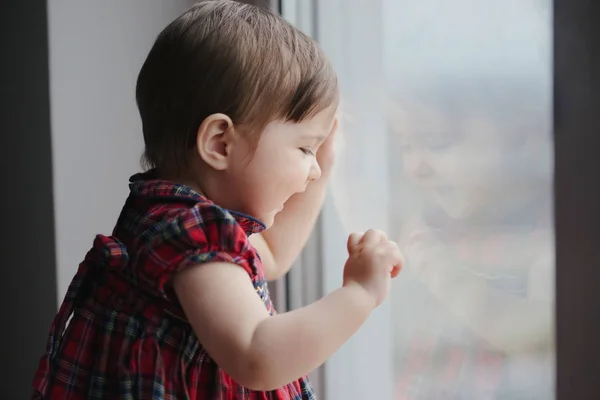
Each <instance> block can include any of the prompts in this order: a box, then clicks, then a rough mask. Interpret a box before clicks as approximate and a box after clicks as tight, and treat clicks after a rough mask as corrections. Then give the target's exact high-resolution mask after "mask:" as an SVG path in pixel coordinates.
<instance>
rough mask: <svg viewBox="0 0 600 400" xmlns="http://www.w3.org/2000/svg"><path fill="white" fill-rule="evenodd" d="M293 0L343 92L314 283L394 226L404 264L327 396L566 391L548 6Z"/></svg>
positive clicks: (326, 282)
mask: <svg viewBox="0 0 600 400" xmlns="http://www.w3.org/2000/svg"><path fill="white" fill-rule="evenodd" d="M285 4H287V5H286V7H289V8H287V9H286V8H283V10H282V11H283V13H284V16H286V17H288V18H290V19H291V20H292V21H293V22H296V23H297V24H298V26H300V27H301V28H302V29H304V30H305V31H308V32H309V33H311V34H313V35H314V36H315V38H316V39H317V40H318V41H319V42H320V43H321V44H322V46H323V48H324V50H325V51H326V52H327V54H328V55H329V56H330V58H331V59H332V61H333V63H334V64H335V67H336V70H337V71H338V73H339V77H340V81H341V85H342V101H343V104H342V107H343V121H342V122H343V124H342V132H341V133H342V134H341V135H340V138H341V140H340V143H339V146H340V148H339V151H340V156H339V161H338V165H337V168H336V172H335V175H334V177H333V180H332V190H331V195H330V197H329V199H328V201H327V204H326V206H325V209H324V212H323V215H322V217H321V221H320V226H319V230H318V236H319V243H318V244H319V245H318V246H313V247H312V248H311V247H309V249H308V251H307V252H306V253H307V254H308V255H306V254H305V255H304V257H307V256H309V255H310V254H312V256H313V258H314V254H315V253H318V256H319V258H320V260H321V261H322V263H321V266H324V268H322V270H321V271H319V274H320V276H319V274H315V273H314V272H313V273H312V278H310V277H307V276H306V273H304V274H305V275H303V278H304V280H303V282H304V283H305V286H308V287H310V286H311V284H313V283H315V282H316V280H318V278H322V282H323V283H322V285H323V287H322V289H323V291H324V292H329V291H331V290H333V289H335V288H337V287H338V286H339V285H340V284H341V270H342V266H343V264H344V261H345V258H346V252H345V239H346V236H347V234H348V233H349V232H350V231H364V230H365V229H367V228H370V227H376V228H381V229H384V230H386V231H387V232H388V233H389V234H390V235H392V236H393V237H394V238H395V239H396V240H397V241H398V242H399V243H400V245H401V248H402V249H403V251H404V253H405V255H406V257H407V268H406V270H405V271H404V272H403V274H401V276H400V277H399V278H398V279H397V280H396V281H395V282H394V284H393V288H392V293H391V295H390V298H389V300H388V301H387V302H386V304H385V305H384V306H382V307H381V308H380V309H378V310H377V311H376V312H375V313H374V315H373V316H372V318H371V319H370V320H369V321H368V323H367V324H366V325H365V326H364V328H362V329H361V331H360V332H359V333H358V334H357V335H356V336H355V337H354V338H352V339H351V341H350V342H349V343H348V344H347V345H346V346H344V348H342V349H341V351H340V352H339V353H338V354H336V355H335V356H334V357H333V358H332V359H331V360H330V361H329V362H328V363H327V364H326V366H325V368H324V371H323V373H324V375H323V377H324V378H323V379H324V380H323V384H322V385H321V388H320V389H321V390H322V393H323V394H324V395H325V396H326V398H327V399H336V398H348V399H366V398H377V399H394V400H400V399H411V400H418V399H426V400H430V399H437V398H448V397H447V396H449V395H452V396H454V398H460V399H475V398H476V399H479V398H481V399H483V398H495V399H519V398H527V399H530V398H531V399H533V398H536V399H537V398H539V399H550V398H553V397H554V370H555V361H554V358H555V357H554V354H555V351H554V347H555V346H554V340H553V338H554V317H553V315H554V314H553V312H554V307H553V306H554V286H553V283H554V225H553V220H552V167H553V163H552V156H553V154H552V140H551V130H552V119H551V118H552V63H551V59H552V54H551V45H552V25H551V19H552V13H551V2H550V1H549V0H509V1H506V0H503V1H500V0H493V1H486V2H482V1H480V0H455V1H452V2H446V1H441V0H421V1H419V2H414V1H408V0H394V1H392V0H371V1H364V0H346V1H344V2H342V1H339V0H338V1H333V0H328V1H322V0H316V1H313V2H289V3H288V2H285ZM303 268H304V269H310V268H311V266H310V265H308V264H306V265H304V266H303ZM290 279H291V280H292V281H293V282H298V280H302V277H301V276H299V275H296V277H295V278H294V275H292V276H291V278H290ZM291 289H292V292H293V285H292V288H291ZM297 290H299V289H297Z"/></svg>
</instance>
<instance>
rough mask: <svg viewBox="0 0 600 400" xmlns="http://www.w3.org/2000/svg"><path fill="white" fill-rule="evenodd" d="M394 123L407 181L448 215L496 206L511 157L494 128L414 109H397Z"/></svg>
mask: <svg viewBox="0 0 600 400" xmlns="http://www.w3.org/2000/svg"><path fill="white" fill-rule="evenodd" d="M391 120H392V129H393V131H394V133H396V135H397V138H398V139H399V143H400V150H401V155H402V161H403V162H402V165H403V172H404V174H405V176H406V177H407V178H408V180H409V181H410V182H412V183H413V184H415V185H416V186H417V187H418V188H419V189H420V190H421V191H422V192H423V194H424V195H425V196H426V197H427V198H428V199H429V200H430V201H432V202H433V203H435V204H437V205H438V206H440V207H441V208H442V209H443V210H444V211H445V212H446V213H447V214H448V215H449V216H451V217H452V218H455V219H462V218H467V217H469V216H471V215H473V214H474V213H476V212H478V210H481V209H482V207H486V206H489V205H491V204H497V203H498V197H497V196H499V195H500V193H501V192H502V191H504V190H506V187H505V185H504V184H503V179H502V177H501V171H503V170H504V169H505V168H504V167H503V164H506V162H507V158H509V157H510V152H509V151H508V149H507V146H506V145H505V144H503V142H505V141H503V140H501V135H500V134H499V132H498V129H497V128H495V127H494V126H493V125H492V124H490V123H489V122H487V121H485V120H484V119H481V118H477V117H476V116H472V117H471V116H466V117H465V116H460V117H458V116H451V115H447V114H446V115H442V114H440V113H436V112H435V111H432V110H427V109H425V108H422V107H416V106H415V107H411V109H407V108H404V109H401V108H399V107H396V108H395V109H394V111H393V113H392V117H391ZM494 200H495V201H494Z"/></svg>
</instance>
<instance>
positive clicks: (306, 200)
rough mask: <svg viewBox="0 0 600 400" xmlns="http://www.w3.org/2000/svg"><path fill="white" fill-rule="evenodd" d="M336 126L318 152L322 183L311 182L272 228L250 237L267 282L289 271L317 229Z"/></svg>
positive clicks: (277, 218)
mask: <svg viewBox="0 0 600 400" xmlns="http://www.w3.org/2000/svg"><path fill="white" fill-rule="evenodd" d="M337 126H338V122H337V119H336V120H334V123H333V126H332V129H331V133H330V135H329V137H328V138H327V140H326V141H325V142H324V143H323V145H322V146H321V147H320V148H319V151H318V152H317V160H318V162H319V166H320V167H321V179H319V180H317V181H315V182H311V183H310V184H309V185H308V188H307V189H306V191H305V192H304V193H298V194H296V195H294V196H292V197H291V198H290V199H289V200H288V201H287V203H286V204H285V208H284V209H283V211H281V212H280V213H279V214H277V216H276V217H275V223H274V224H273V226H272V227H271V228H269V229H267V230H266V231H264V232H263V233H262V234H258V235H252V236H251V237H250V241H251V242H252V245H253V246H254V247H255V248H256V250H257V252H258V254H260V256H261V260H262V262H263V266H264V269H265V278H266V279H267V280H268V281H272V280H275V279H278V278H280V277H281V276H283V275H285V274H286V273H287V272H288V271H289V269H290V268H291V267H292V264H293V263H294V261H295V260H296V258H297V257H298V255H299V254H300V252H301V251H302V249H303V248H304V245H305V244H306V241H307V240H308V237H309V236H310V234H311V232H312V230H313V227H314V226H315V222H316V221H317V218H318V217H319V212H320V211H321V208H322V206H323V201H324V200H325V194H326V191H327V182H328V180H329V174H330V172H331V167H332V165H333V158H334V156H333V144H334V143H333V142H334V136H335V131H336V129H337Z"/></svg>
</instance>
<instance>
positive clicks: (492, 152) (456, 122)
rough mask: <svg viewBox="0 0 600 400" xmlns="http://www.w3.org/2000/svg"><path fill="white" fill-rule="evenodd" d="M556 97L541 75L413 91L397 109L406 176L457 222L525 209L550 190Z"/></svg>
mask: <svg viewBox="0 0 600 400" xmlns="http://www.w3.org/2000/svg"><path fill="white" fill-rule="evenodd" d="M550 99H551V96H550V86H549V84H545V83H544V82H542V81H541V80H540V79H535V78H531V79H514V78H512V79H511V78H510V77H506V78H501V77H498V78H495V77H479V78H477V77H468V78H467V77H465V78H462V77H457V76H448V77H446V78H445V79H442V80H440V81H435V80H431V81H430V82H429V83H428V84H422V85H420V87H419V88H418V89H414V90H410V89H408V88H407V90H405V91H404V95H403V96H398V98H397V99H396V100H397V101H396V102H394V104H393V108H392V110H391V111H392V113H391V119H392V124H393V126H392V129H393V131H394V132H395V133H396V134H397V135H396V137H397V138H398V139H399V144H400V149H401V156H402V163H403V169H404V174H405V175H406V176H407V178H408V179H409V180H410V181H412V182H413V183H415V184H416V185H417V186H418V187H419V188H421V189H422V191H423V192H424V193H425V195H426V197H427V198H428V199H430V200H431V201H432V203H434V204H436V205H437V206H438V207H440V208H441V209H442V210H444V212H445V213H447V215H448V216H450V217H451V218H453V219H459V220H465V221H468V220H470V219H477V220H480V219H482V218H483V219H488V218H490V217H491V218H501V215H500V214H502V213H504V214H508V213H513V212H515V210H517V209H519V207H520V208H523V207H524V206H526V205H528V204H529V203H528V202H529V201H530V200H531V199H532V196H536V195H537V193H539V192H540V190H544V189H545V188H547V187H549V183H548V178H549V176H550V173H549V170H548V166H549V158H548V156H549V154H550V149H549V144H550V141H549V139H550V135H549V134H550V131H549V126H550V125H549V123H550ZM394 120H395V121H394ZM493 214H498V215H497V216H496V215H493Z"/></svg>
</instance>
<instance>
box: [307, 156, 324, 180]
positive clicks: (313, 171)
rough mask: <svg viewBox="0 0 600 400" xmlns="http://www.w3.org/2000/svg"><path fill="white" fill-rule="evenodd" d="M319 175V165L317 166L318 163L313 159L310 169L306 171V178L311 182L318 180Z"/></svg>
mask: <svg viewBox="0 0 600 400" xmlns="http://www.w3.org/2000/svg"><path fill="white" fill-rule="evenodd" d="M320 177H321V166H319V163H318V162H317V160H316V159H315V160H314V162H313V163H312V165H311V166H310V171H309V172H308V180H309V181H311V182H312V181H316V180H318V179H319V178H320Z"/></svg>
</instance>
